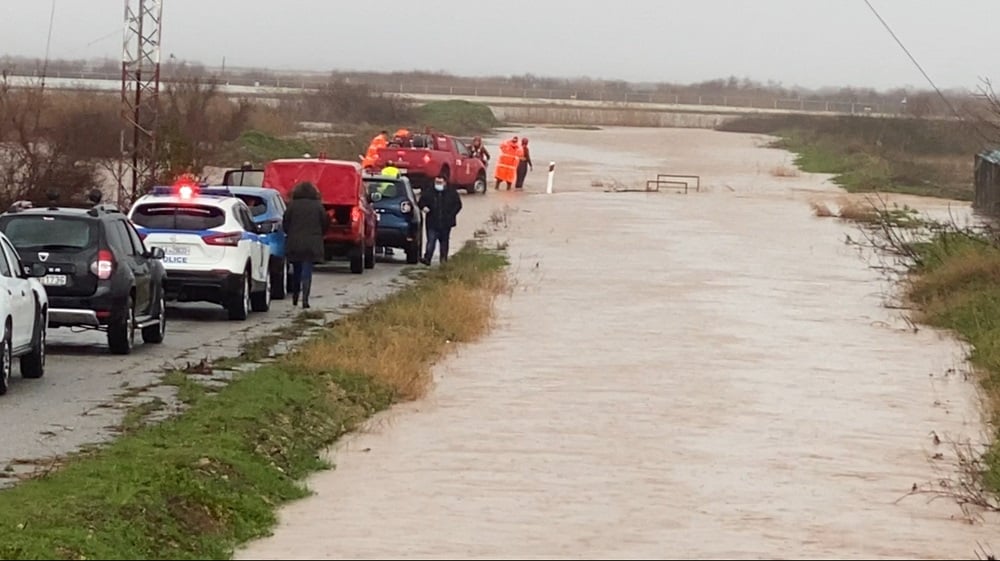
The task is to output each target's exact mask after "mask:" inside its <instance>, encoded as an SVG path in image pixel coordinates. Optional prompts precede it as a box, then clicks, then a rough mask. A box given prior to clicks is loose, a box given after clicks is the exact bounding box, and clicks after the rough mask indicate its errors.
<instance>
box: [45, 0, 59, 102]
mask: <svg viewBox="0 0 1000 561" xmlns="http://www.w3.org/2000/svg"><path fill="white" fill-rule="evenodd" d="M55 21H56V0H52V10H51V11H50V12H49V36H48V39H46V40H45V61H44V62H42V89H43V90H44V89H45V75H46V74H47V73H48V71H49V51H50V50H51V48H52V28H53V24H54V23H55Z"/></svg>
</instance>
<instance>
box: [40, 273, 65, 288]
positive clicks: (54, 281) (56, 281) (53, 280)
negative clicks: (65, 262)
mask: <svg viewBox="0 0 1000 561" xmlns="http://www.w3.org/2000/svg"><path fill="white" fill-rule="evenodd" d="M42 285H43V286H66V275H45V276H44V277H42Z"/></svg>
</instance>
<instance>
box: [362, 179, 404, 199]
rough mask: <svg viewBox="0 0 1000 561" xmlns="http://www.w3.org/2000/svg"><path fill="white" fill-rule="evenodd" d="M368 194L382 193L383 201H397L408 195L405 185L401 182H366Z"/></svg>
mask: <svg viewBox="0 0 1000 561" xmlns="http://www.w3.org/2000/svg"><path fill="white" fill-rule="evenodd" d="M365 186H366V187H367V188H368V194H372V193H382V198H383V199H395V198H396V197H402V196H403V195H405V194H406V190H405V189H404V188H403V183H402V182H400V181H365Z"/></svg>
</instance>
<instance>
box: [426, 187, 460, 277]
mask: <svg viewBox="0 0 1000 561" xmlns="http://www.w3.org/2000/svg"><path fill="white" fill-rule="evenodd" d="M446 183H447V181H446V180H445V178H444V177H443V176H439V177H436V178H435V179H434V189H433V190H431V189H424V190H423V192H422V193H420V200H419V201H418V202H417V204H418V205H419V206H420V209H421V210H422V211H423V212H424V224H426V226H427V250H426V251H425V252H424V258H423V259H421V260H420V262H421V263H423V264H424V265H430V264H431V259H433V258H434V249H435V245H438V244H440V245H441V253H440V257H439V258H438V260H439V262H441V263H447V262H448V242H449V241H450V240H451V229H452V228H454V227H455V224H456V223H457V219H458V213H459V212H461V211H462V197H461V196H460V195H459V194H458V191H456V190H455V189H454V188H453V187H451V186H449V185H447V184H446Z"/></svg>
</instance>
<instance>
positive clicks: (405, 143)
mask: <svg viewBox="0 0 1000 561" xmlns="http://www.w3.org/2000/svg"><path fill="white" fill-rule="evenodd" d="M391 144H392V145H394V146H399V147H400V148H410V147H411V145H412V143H411V142H410V131H409V129H399V130H398V131H396V134H394V135H393V136H392V143H391Z"/></svg>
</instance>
